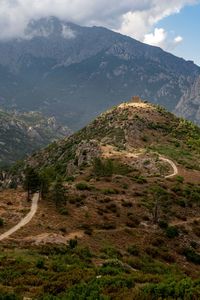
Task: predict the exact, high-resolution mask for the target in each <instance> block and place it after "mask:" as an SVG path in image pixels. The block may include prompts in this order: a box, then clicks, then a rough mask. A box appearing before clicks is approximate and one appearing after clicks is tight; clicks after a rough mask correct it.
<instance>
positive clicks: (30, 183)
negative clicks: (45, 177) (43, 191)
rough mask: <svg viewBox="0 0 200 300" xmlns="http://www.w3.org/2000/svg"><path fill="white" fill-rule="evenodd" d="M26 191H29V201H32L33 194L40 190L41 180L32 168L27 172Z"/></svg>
mask: <svg viewBox="0 0 200 300" xmlns="http://www.w3.org/2000/svg"><path fill="white" fill-rule="evenodd" d="M23 186H24V189H25V190H26V191H27V200H28V201H30V198H31V194H32V193H35V192H37V191H38V190H39V188H40V178H39V175H38V173H37V172H36V171H35V170H34V169H33V168H31V167H28V168H27V169H26V170H25V179H24V184H23Z"/></svg>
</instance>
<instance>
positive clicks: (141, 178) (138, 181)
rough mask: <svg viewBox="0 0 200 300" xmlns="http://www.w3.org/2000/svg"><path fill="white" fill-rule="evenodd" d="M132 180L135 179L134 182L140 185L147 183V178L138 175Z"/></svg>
mask: <svg viewBox="0 0 200 300" xmlns="http://www.w3.org/2000/svg"><path fill="white" fill-rule="evenodd" d="M132 178H133V180H134V181H136V182H137V183H139V184H144V183H147V180H146V178H144V177H143V176H139V175H136V176H134V177H132Z"/></svg>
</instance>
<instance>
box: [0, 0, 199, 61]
mask: <svg viewBox="0 0 200 300" xmlns="http://www.w3.org/2000/svg"><path fill="white" fill-rule="evenodd" d="M49 16H56V17H59V18H61V19H62V20H66V21H70V22H74V23H77V24H80V25H86V26H93V25H96V26H104V27H107V28H109V29H112V30H114V31H117V32H120V33H122V34H126V35H129V36H131V37H133V38H136V39H138V40H140V41H142V42H145V43H147V44H150V45H155V46H159V47H161V48H163V49H164V50H166V51H169V52H172V53H174V54H175V55H177V56H179V57H183V58H185V59H187V60H193V61H195V63H197V64H199V65H200V54H199V53H200V38H199V33H198V28H199V27H200V24H199V23H200V21H199V20H200V0H121V1H119V0H109V1H108V0H0V39H1V40H7V39H11V38H13V37H23V35H24V30H25V28H26V26H27V24H28V22H29V21H30V20H31V19H39V18H42V17H49Z"/></svg>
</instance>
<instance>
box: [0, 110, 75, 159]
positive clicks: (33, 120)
mask: <svg viewBox="0 0 200 300" xmlns="http://www.w3.org/2000/svg"><path fill="white" fill-rule="evenodd" d="M0 126H1V130H0V145H1V148H0V165H7V164H11V163H14V162H15V161H16V160H19V159H23V158H24V157H25V156H27V155H29V154H31V153H33V152H34V151H35V150H39V149H40V148H42V147H44V146H46V145H48V144H49V143H51V142H53V141H54V140H56V139H59V138H63V137H64V136H67V135H69V134H70V133H71V131H70V130H69V129H68V128H67V127H63V126H61V125H59V124H58V123H57V122H56V120H55V118H53V117H52V118H46V117H44V116H43V115H42V114H41V113H39V112H28V113H21V114H20V113H16V112H15V113H14V112H4V111H2V110H0Z"/></svg>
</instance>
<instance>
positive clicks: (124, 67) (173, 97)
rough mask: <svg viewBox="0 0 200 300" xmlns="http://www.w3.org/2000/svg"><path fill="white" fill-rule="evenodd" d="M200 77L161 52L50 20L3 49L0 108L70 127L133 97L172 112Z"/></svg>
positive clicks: (109, 33) (123, 38)
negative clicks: (41, 115)
mask: <svg viewBox="0 0 200 300" xmlns="http://www.w3.org/2000/svg"><path fill="white" fill-rule="evenodd" d="M198 74H200V68H199V67H198V66H196V65H195V64H193V63H192V62H191V61H189V62H188V61H185V60H183V59H180V58H177V57H175V56H173V55H171V54H169V53H166V52H164V51H163V50H161V49H160V48H157V47H152V46H149V45H145V44H143V43H141V42H138V41H136V40H134V39H131V38H130V37H127V36H123V35H121V34H118V33H115V32H112V31H110V30H108V29H105V28H102V27H91V28H88V27H81V26H78V25H75V24H71V23H67V22H62V21H60V20H58V19H56V18H53V17H52V18H48V19H41V20H39V21H32V22H31V23H30V24H29V25H28V27H27V29H26V31H25V33H24V37H23V38H21V39H14V40H10V41H6V42H1V43H0V105H1V106H3V107H6V108H12V109H13V108H14V109H17V110H25V111H29V110H40V111H42V112H43V113H45V114H46V115H48V116H52V115H55V116H56V117H57V118H58V119H59V120H60V121H62V122H64V123H65V124H67V125H68V126H70V127H71V128H73V129H77V128H80V127H81V126H83V125H85V124H86V123H87V122H88V121H90V120H91V119H92V118H93V117H95V116H96V115H97V114H98V113H99V112H101V111H103V110H105V109H107V108H108V107H110V106H112V105H115V104H117V103H119V102H121V101H122V100H123V99H128V98H129V97H131V96H132V95H136V94H138V95H140V96H141V97H142V98H144V99H147V100H150V101H153V102H154V103H159V104H162V105H164V106H166V107H167V108H168V109H169V110H171V111H173V110H174V109H175V107H176V106H177V105H178V103H179V100H180V99H181V97H182V96H183V94H185V93H186V91H187V90H188V89H190V88H191V86H192V85H193V84H194V81H195V79H196V77H197V76H198ZM183 105H184V104H183ZM189 105H190V103H189ZM196 121H197V122H200V120H196Z"/></svg>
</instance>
